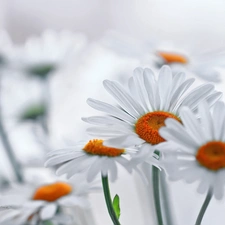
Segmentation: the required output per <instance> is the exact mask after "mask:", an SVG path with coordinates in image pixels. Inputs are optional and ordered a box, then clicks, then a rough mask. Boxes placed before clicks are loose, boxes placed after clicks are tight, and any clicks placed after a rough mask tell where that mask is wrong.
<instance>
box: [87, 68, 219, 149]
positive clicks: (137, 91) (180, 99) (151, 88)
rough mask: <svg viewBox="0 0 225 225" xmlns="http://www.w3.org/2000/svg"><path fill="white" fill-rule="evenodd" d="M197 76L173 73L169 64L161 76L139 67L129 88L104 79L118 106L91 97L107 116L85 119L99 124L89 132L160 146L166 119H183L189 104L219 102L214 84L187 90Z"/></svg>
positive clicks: (123, 142) (116, 141) (114, 142)
mask: <svg viewBox="0 0 225 225" xmlns="http://www.w3.org/2000/svg"><path fill="white" fill-rule="evenodd" d="M193 82H194V79H193V78H192V79H186V78H185V74H183V73H178V74H176V75H174V76H173V75H172V72H171V70H170V68H169V67H168V66H164V67H162V69H161V71H160V72H159V76H158V79H157V78H156V77H155V75H154V74H153V72H152V71H151V70H150V69H144V70H143V69H141V68H137V69H136V70H135V71H134V76H133V77H132V78H130V80H129V90H128V91H127V90H125V88H123V87H122V86H121V85H120V84H119V83H117V82H114V81H109V80H105V81H104V82H103V84H104V87H105V89H106V90H107V91H108V92H109V93H110V94H111V95H112V96H113V98H115V100H116V101H117V102H118V104H119V106H113V105H110V104H108V103H105V102H101V101H98V100H94V99H88V101H87V102H88V104H89V105H90V106H91V107H93V108H94V109H97V110H99V111H103V112H105V113H108V114H109V115H107V116H93V117H88V118H83V120H84V121H86V122H88V123H90V124H94V125H98V126H95V127H91V128H88V129H87V131H88V133H89V134H92V135H95V137H98V136H101V137H105V138H107V139H106V141H105V143H106V144H107V145H110V146H115V147H117V146H120V147H121V146H123V147H129V146H137V145H141V144H143V143H148V144H151V145H157V144H159V143H161V142H163V141H164V139H163V138H162V137H161V136H160V135H159V133H158V130H159V128H161V127H162V126H164V121H165V120H166V119H167V118H173V119H175V120H177V121H180V108H181V107H182V106H188V107H190V108H191V110H192V111H195V110H196V107H197V105H198V104H199V102H201V101H202V100H204V99H205V100H207V101H208V103H209V104H210V105H212V104H214V103H215V101H217V100H218V99H219V98H220V96H221V93H219V92H216V91H215V90H214V86H213V85H212V84H205V85H201V86H198V87H196V88H195V89H193V90H191V91H189V92H187V90H188V89H189V87H190V86H191V85H192V83H193Z"/></svg>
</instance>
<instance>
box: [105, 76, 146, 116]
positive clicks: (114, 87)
mask: <svg viewBox="0 0 225 225" xmlns="http://www.w3.org/2000/svg"><path fill="white" fill-rule="evenodd" d="M103 85H104V87H105V89H106V90H107V91H108V92H109V93H110V94H111V95H112V96H113V97H114V98H115V99H116V100H117V101H118V103H119V104H120V105H121V106H122V108H123V109H124V110H125V111H127V112H128V113H129V114H131V115H132V116H134V117H136V118H139V117H140V115H143V114H145V111H144V109H143V108H142V106H141V105H140V104H139V103H138V102H136V101H135V100H134V99H133V98H132V97H131V96H130V95H129V94H128V93H127V92H126V90H125V89H124V88H123V87H122V86H121V85H120V84H118V83H116V82H113V81H108V80H105V81H104V82H103Z"/></svg>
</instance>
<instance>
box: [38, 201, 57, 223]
mask: <svg viewBox="0 0 225 225" xmlns="http://www.w3.org/2000/svg"><path fill="white" fill-rule="evenodd" d="M56 210H57V205H56V204H55V203H48V204H47V205H46V206H44V207H43V208H42V209H41V211H40V217H41V219H42V220H48V219H51V218H52V217H53V216H54V215H55V213H56Z"/></svg>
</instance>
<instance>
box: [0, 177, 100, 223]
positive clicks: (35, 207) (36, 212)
mask: <svg viewBox="0 0 225 225" xmlns="http://www.w3.org/2000/svg"><path fill="white" fill-rule="evenodd" d="M99 189H100V187H99V186H98V184H97V183H92V184H88V183H87V182H85V181H84V179H83V177H79V176H75V177H74V178H73V179H71V180H70V182H65V181H62V180H59V181H55V182H51V183H46V184H42V185H31V184H29V185H14V186H13V187H12V188H11V189H10V190H6V191H5V192H2V193H1V194H2V195H0V207H1V210H0V224H1V225H6V224H10V223H11V224H17V225H23V224H37V223H38V222H41V221H42V222H43V221H55V222H57V224H58V223H60V224H70V223H71V222H72V221H73V219H72V217H71V215H69V214H68V213H67V211H68V210H69V209H71V210H75V211H76V209H77V210H78V209H82V210H84V211H85V210H87V209H88V208H89V207H90V203H89V201H88V198H87V196H88V194H89V193H90V192H93V191H96V190H99ZM75 211H74V212H73V214H76V212H75ZM75 220H76V222H78V224H82V223H79V218H75ZM82 225H83V224H82Z"/></svg>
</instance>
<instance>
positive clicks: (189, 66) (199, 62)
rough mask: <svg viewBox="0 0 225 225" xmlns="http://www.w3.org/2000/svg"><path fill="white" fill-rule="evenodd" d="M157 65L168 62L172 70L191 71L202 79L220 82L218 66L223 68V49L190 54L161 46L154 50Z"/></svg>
mask: <svg viewBox="0 0 225 225" xmlns="http://www.w3.org/2000/svg"><path fill="white" fill-rule="evenodd" d="M156 55H157V56H158V60H156V62H157V64H158V65H163V64H168V65H170V66H171V67H172V69H173V71H178V70H179V71H182V72H185V73H192V74H194V75H196V76H198V77H200V78H202V79H204V80H207V81H212V82H220V81H221V78H220V74H219V71H218V68H224V67H225V63H224V59H225V55H224V50H218V51H214V52H205V53H202V54H191V53H188V52H184V51H183V50H176V49H174V48H173V49H168V50H166V48H165V49H163V48H161V50H156Z"/></svg>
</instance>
